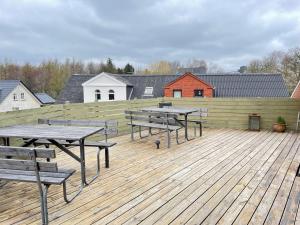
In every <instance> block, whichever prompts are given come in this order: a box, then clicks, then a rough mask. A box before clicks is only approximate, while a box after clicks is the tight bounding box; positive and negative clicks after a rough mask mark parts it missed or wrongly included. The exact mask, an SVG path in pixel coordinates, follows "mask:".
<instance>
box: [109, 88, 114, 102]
mask: <svg viewBox="0 0 300 225" xmlns="http://www.w3.org/2000/svg"><path fill="white" fill-rule="evenodd" d="M108 100H115V92H114V90H109V92H108Z"/></svg>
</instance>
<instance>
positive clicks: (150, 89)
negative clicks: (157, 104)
mask: <svg viewBox="0 0 300 225" xmlns="http://www.w3.org/2000/svg"><path fill="white" fill-rule="evenodd" d="M144 95H145V96H153V87H146V88H145V92H144Z"/></svg>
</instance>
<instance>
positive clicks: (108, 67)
mask: <svg viewBox="0 0 300 225" xmlns="http://www.w3.org/2000/svg"><path fill="white" fill-rule="evenodd" d="M104 72H108V73H116V72H117V70H116V67H115V65H114V64H113V62H112V59H111V58H108V59H107V62H106V68H105V71H104Z"/></svg>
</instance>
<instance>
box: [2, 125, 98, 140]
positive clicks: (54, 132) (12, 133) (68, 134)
mask: <svg viewBox="0 0 300 225" xmlns="http://www.w3.org/2000/svg"><path fill="white" fill-rule="evenodd" d="M103 129H104V128H103V127H77V126H56V125H42V124H39V125H17V126H10V127H3V128H0V137H17V138H36V139H56V140H75V141H76V140H80V139H83V138H86V137H88V136H91V135H93V134H95V133H98V132H99V131H101V130H103Z"/></svg>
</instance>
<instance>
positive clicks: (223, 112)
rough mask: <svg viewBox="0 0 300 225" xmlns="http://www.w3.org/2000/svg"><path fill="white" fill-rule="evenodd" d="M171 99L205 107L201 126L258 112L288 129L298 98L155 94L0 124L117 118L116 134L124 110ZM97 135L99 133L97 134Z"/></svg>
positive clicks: (265, 123)
mask: <svg viewBox="0 0 300 225" xmlns="http://www.w3.org/2000/svg"><path fill="white" fill-rule="evenodd" d="M161 101H164V102H172V103H173V105H174V106H178V107H193V108H208V117H207V118H206V119H207V123H206V124H205V125H204V126H205V127H211V128H235V129H247V128H248V117H249V114H252V113H257V114H259V115H260V116H261V128H262V129H271V128H272V125H273V123H274V122H276V119H277V117H278V116H282V117H284V119H285V120H286V122H287V124H288V129H290V130H293V129H295V127H296V118H297V113H298V111H300V100H297V99H291V98H181V99H174V98H164V99H163V98H156V99H139V100H130V101H113V102H97V103H87V104H83V103H76V104H64V105H51V106H45V107H42V108H38V109H30V110H22V111H13V112H5V113H0V126H2V127H3V126H10V125H16V124H32V123H37V119H38V118H44V119H45V118H47V119H85V120H97V119H99V120H103V119H107V120H117V121H118V123H119V124H118V126H119V128H118V129H119V134H120V135H121V134H127V133H129V131H130V129H129V127H128V125H127V123H128V120H126V119H125V116H124V111H125V110H128V109H131V110H134V109H140V108H143V107H149V106H157V105H158V103H159V102H161ZM97 138H99V136H97Z"/></svg>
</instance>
